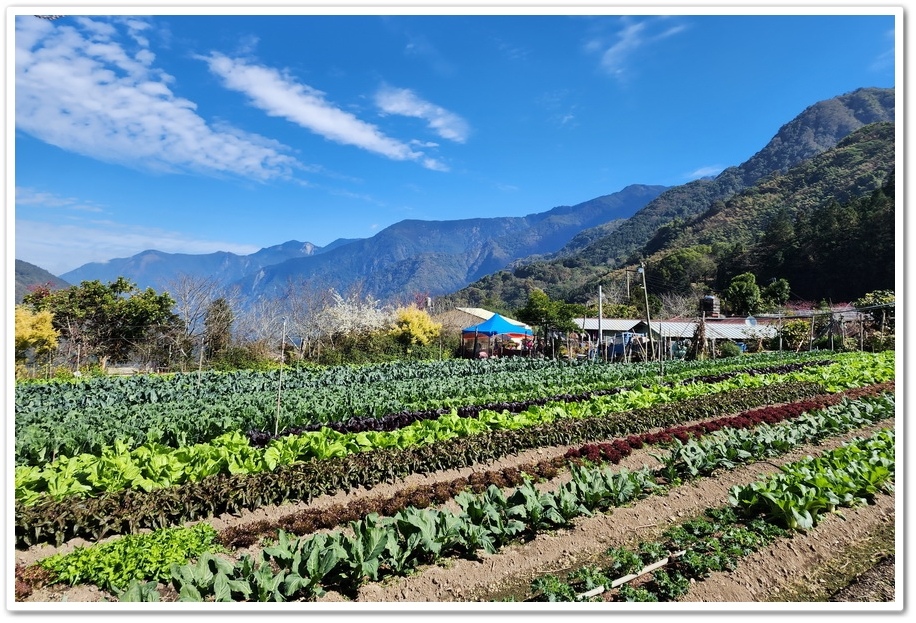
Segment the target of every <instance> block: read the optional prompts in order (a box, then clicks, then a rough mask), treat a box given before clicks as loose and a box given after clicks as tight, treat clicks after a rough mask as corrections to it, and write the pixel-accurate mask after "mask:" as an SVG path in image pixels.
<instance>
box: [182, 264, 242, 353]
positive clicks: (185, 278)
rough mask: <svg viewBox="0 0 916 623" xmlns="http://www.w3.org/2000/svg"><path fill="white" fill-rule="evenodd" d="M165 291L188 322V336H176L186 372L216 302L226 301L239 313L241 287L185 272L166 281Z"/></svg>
mask: <svg viewBox="0 0 916 623" xmlns="http://www.w3.org/2000/svg"><path fill="white" fill-rule="evenodd" d="M164 289H165V291H166V292H168V293H169V294H171V296H172V298H173V299H174V300H175V308H174V309H175V314H177V315H178V317H179V318H180V319H181V320H182V321H183V323H184V333H183V334H176V335H175V339H174V341H175V344H174V346H175V349H176V350H177V354H178V355H179V357H180V359H181V362H182V369H184V365H185V363H186V362H187V361H190V360H192V359H193V358H194V353H195V350H196V349H199V348H201V347H202V342H203V337H204V334H205V332H206V319H207V311H208V310H209V309H210V308H211V306H212V305H213V303H214V301H216V300H218V299H223V300H224V301H225V303H226V306H227V307H228V308H229V309H230V310H232V311H233V312H236V310H238V308H239V306H240V299H241V296H240V293H239V291H238V288H237V287H234V286H233V287H230V286H226V285H224V284H222V283H221V282H220V281H219V280H218V279H216V278H215V277H200V276H195V275H187V274H184V273H181V274H179V275H177V276H176V277H175V278H174V279H171V280H169V281H167V282H165V286H164Z"/></svg>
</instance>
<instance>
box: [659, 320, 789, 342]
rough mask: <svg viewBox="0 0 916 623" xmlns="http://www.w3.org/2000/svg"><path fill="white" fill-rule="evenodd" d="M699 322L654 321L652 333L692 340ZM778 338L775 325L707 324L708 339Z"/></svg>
mask: <svg viewBox="0 0 916 623" xmlns="http://www.w3.org/2000/svg"><path fill="white" fill-rule="evenodd" d="M698 324H699V323H697V322H675V321H670V322H668V321H664V320H662V321H654V320H653V321H652V323H651V326H652V332H653V333H655V334H656V335H660V336H662V337H669V338H681V339H683V338H692V337H693V336H694V334H695V333H696V330H697V325H698ZM775 336H776V327H775V326H773V325H765V324H758V325H756V326H754V327H750V326H748V325H746V324H731V323H729V324H725V323H714V322H707V323H706V337H707V338H708V339H713V340H755V339H759V338H770V337H775Z"/></svg>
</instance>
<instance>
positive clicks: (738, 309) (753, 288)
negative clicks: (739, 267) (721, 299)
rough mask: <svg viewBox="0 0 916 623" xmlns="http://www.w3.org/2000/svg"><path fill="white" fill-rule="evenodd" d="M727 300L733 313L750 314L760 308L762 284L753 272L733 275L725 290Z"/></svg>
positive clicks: (739, 314)
mask: <svg viewBox="0 0 916 623" xmlns="http://www.w3.org/2000/svg"><path fill="white" fill-rule="evenodd" d="M725 300H726V301H727V302H728V306H729V308H730V309H731V311H732V313H733V314H736V315H738V316H748V315H751V314H753V313H755V312H756V311H757V310H758V309H759V308H760V302H761V298H760V286H758V285H757V278H756V277H754V274H753V273H741V274H740V275H736V276H735V277H732V280H731V283H730V284H729V285H728V288H726V290H725Z"/></svg>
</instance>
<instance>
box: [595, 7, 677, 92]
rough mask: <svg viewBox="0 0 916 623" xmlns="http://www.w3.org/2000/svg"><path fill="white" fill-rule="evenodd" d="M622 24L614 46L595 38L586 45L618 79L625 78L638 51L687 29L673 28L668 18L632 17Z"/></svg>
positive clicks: (605, 69) (675, 26)
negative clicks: (598, 55)
mask: <svg viewBox="0 0 916 623" xmlns="http://www.w3.org/2000/svg"><path fill="white" fill-rule="evenodd" d="M620 21H621V22H622V23H623V27H622V28H621V29H620V30H618V31H617V32H616V33H615V34H614V38H615V42H614V43H613V44H611V45H609V44H608V43H607V42H606V41H604V40H603V39H600V38H599V39H592V40H590V41H588V42H586V44H585V49H586V51H588V52H600V53H601V68H602V69H604V71H606V72H607V73H609V74H610V75H612V76H615V77H617V78H623V77H625V75H626V73H627V70H628V64H629V62H630V60H631V58H632V57H633V55H634V54H635V53H636V52H637V50H639V49H641V48H644V47H645V46H648V45H652V44H654V43H656V42H658V41H661V40H663V39H667V38H668V37H672V36H674V35H676V34H678V33H680V32H683V31H684V30H686V29H687V26H686V25H684V24H682V23H675V24H673V25H671V24H670V23H669V18H667V17H665V16H659V17H653V18H649V19H645V20H643V21H634V20H633V19H632V17H630V16H624V17H621V18H620Z"/></svg>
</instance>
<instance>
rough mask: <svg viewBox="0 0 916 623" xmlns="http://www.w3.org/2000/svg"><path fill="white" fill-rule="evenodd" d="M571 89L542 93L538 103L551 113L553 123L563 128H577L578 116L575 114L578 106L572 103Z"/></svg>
mask: <svg viewBox="0 0 916 623" xmlns="http://www.w3.org/2000/svg"><path fill="white" fill-rule="evenodd" d="M570 95H571V94H570V91H569V89H558V90H554V91H548V92H545V93H542V94H541V95H540V96H539V97H538V98H537V102H538V104H540V105H541V106H542V107H543V108H545V109H546V110H547V111H548V112H549V113H550V119H551V121H552V122H553V123H555V124H557V125H559V126H561V127H577V126H578V125H579V124H578V123H577V122H576V115H575V113H574V112H573V111H574V110H575V109H576V108H577V105H576V104H575V103H570V102H569V100H570Z"/></svg>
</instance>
